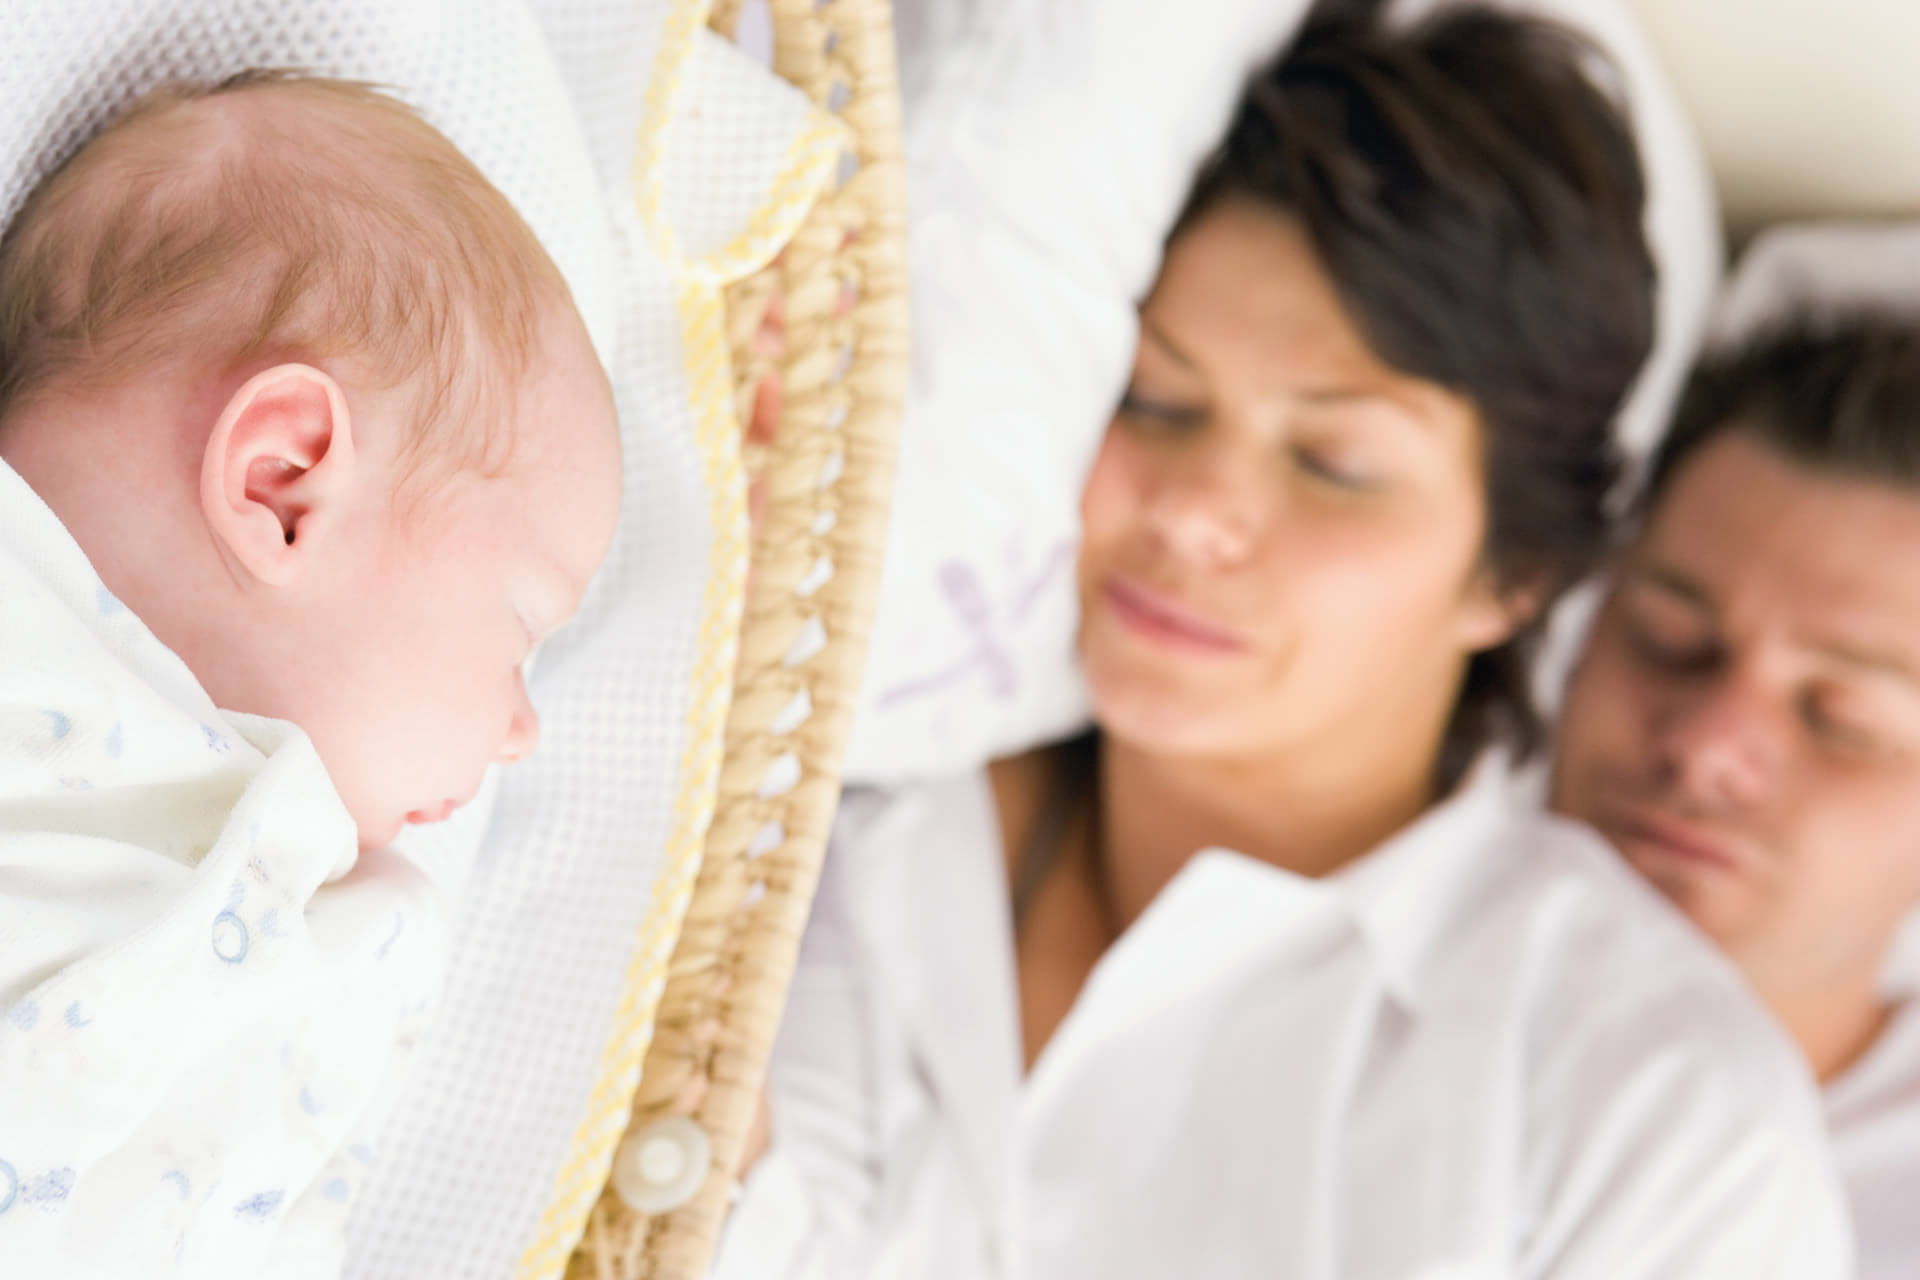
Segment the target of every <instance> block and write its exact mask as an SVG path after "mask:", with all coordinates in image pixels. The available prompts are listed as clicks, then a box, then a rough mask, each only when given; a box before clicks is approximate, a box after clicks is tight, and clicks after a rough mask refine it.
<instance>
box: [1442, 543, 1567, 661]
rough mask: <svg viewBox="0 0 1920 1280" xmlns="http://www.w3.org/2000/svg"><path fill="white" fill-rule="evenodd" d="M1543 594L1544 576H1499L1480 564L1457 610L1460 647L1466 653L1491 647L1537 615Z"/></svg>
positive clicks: (1543, 601)
mask: <svg viewBox="0 0 1920 1280" xmlns="http://www.w3.org/2000/svg"><path fill="white" fill-rule="evenodd" d="M1546 598H1547V582H1546V579H1545V577H1544V576H1529V577H1523V578H1520V579H1517V580H1514V581H1505V582H1503V581H1502V580H1501V577H1500V575H1499V574H1497V573H1495V572H1494V570H1493V569H1492V567H1491V566H1485V565H1483V566H1482V567H1481V568H1480V569H1479V570H1477V571H1476V572H1475V573H1474V577H1473V581H1472V583H1470V584H1469V585H1468V587H1467V595H1466V599H1465V600H1464V601H1462V603H1461V611H1460V647H1461V649H1462V650H1463V651H1464V652H1466V653H1481V652H1483V651H1485V650H1487V649H1495V648H1498V647H1499V646H1501V645H1503V644H1505V643H1506V642H1507V641H1508V640H1511V639H1512V638H1513V637H1514V635H1515V633H1517V632H1519V631H1521V630H1522V629H1524V628H1525V627H1526V626H1527V624H1528V623H1530V622H1532V621H1533V620H1534V619H1535V618H1537V617H1539V616H1540V609H1541V607H1542V605H1543V604H1544V603H1545V601H1546Z"/></svg>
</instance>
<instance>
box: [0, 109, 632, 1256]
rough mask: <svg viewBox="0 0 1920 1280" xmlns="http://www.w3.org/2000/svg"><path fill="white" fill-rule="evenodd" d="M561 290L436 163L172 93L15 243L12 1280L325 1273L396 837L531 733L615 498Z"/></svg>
mask: <svg viewBox="0 0 1920 1280" xmlns="http://www.w3.org/2000/svg"><path fill="white" fill-rule="evenodd" d="M619 476H620V459H619V435H618V427H617V423H616V420H615V414H614V408H613V400H612V395H611V392H610V389H609V387H608V383H607V380H606V376H605V374H604V373H603V371H602V370H601V368H600V366H599V363H598V361H597V359H596V357H595V355H594V352H593V349H592V347H591V344H590V342H589V340H588V337H587V334H586V330H585V328H584V326H583V324H582V322H581V320H580V318H579V316H578V314H577V313H576V311H575V309H574V307H573V304H572V301H571V299H570V297H569V295H568V293H567V289H566V285H565V283H564V282H563V281H562V279H561V277H560V274H559V272H558V270H557V269H556V268H555V266H554V265H553V263H552V262H551V261H550V260H549V259H548V257H547V255H546V254H545V253H544V251H543V250H542V249H541V247H540V245H539V244H538V242H537V241H536V240H535V238H534V237H533V235H532V233H531V232H530V231H529V230H528V229H527V227H526V225H525V224H524V223H523V222H522V221H521V220H520V218H519V217H518V216H517V215H516V214H515V212H514V210H513V208H512V206H511V205H510V204H509V203H508V202H507V200H506V199H505V197H503V196H502V195H501V194H500V193H499V192H497V191H496V190H494V189H493V188H492V187H491V186H490V185H488V183H487V182H486V180H485V179H484V178H483V177H482V176H481V175H480V173H479V172H478V171H477V170H476V169H475V168H474V167H473V166H472V164H471V163H469V162H468V161H467V160H466V159H465V158H464V157H463V156H462V155H460V153H459V152H458V151H457V150H456V149H455V148H454V147H453V146H452V145H451V144H450V143H449V142H448V141H447V140H446V139H445V138H443V137H441V136H440V135H439V134H438V133H437V132H435V131H434V130H433V129H432V128H431V127H429V126H428V125H426V124H425V123H424V122H422V121H421V120H420V119H419V118H418V117H417V116H415V115H413V114H412V113H411V112H410V111H409V110H407V109H406V108H405V107H403V106H401V105H399V104H398V103H396V102H394V101H392V100H390V99H388V98H386V97H384V96H382V95H380V94H379V93H377V92H374V91H373V90H371V89H368V88H366V87H364V86H358V85H353V84H347V83H341V82H334V81H327V80H322V79H317V78H310V77H301V76H289V75H278V74H256V75H248V76H243V77H240V78H237V79H235V80H232V81H228V82H226V83H224V84H221V85H219V86H215V87H210V88H180V89H169V90H164V91H162V92H160V93H158V94H155V95H152V96H150V97H148V98H146V99H143V100H142V101H141V102H140V103H139V104H137V105H136V106H135V107H133V108H132V109H131V110H130V111H128V112H127V113H126V114H125V115H123V116H122V117H120V118H119V119H118V120H116V121H115V122H114V123H113V124H112V125H111V126H110V127H109V128H108V129H107V130H106V131H105V132H103V133H102V134H101V135H100V136H99V137H97V138H96V139H95V140H93V141H92V142H90V143H89V144H88V145H87V146H86V147H84V148H83V149H82V150H81V151H80V152H78V153H77V154H76V155H75V156H74V157H73V158H72V159H71V160H69V161H68V162H67V163H66V165H65V166H64V167H63V168H61V169H60V170H59V171H58V172H56V173H55V174H54V175H53V176H52V177H51V178H49V179H48V180H47V181H46V182H45V183H44V184H43V185H42V186H41V188H40V189H39V190H38V191H36V192H35V193H34V195H33V196H32V197H31V198H30V200H29V201H28V203H27V205H26V206H25V208H24V209H23V210H22V212H21V213H20V214H19V215H18V217H17V218H16V220H15V221H14V222H13V224H12V225H11V226H10V227H9V228H8V229H7V232H6V235H5V237H4V239H0V1258H4V1259H5V1260H6V1262H5V1266H4V1267H0V1270H4V1271H6V1272H7V1273H8V1274H13V1273H15V1272H16V1271H17V1272H18V1273H19V1274H21V1275H56V1274H57V1275H61V1276H75V1277H78V1276H95V1275H99V1276H130V1275H139V1276H142V1277H148V1276H160V1275H194V1276H199V1275H228V1274H231V1275H244V1276H255V1275H261V1274H271V1275H275V1276H280V1275H286V1274H295V1273H298V1274H309V1273H316V1272H317V1273H321V1274H324V1273H325V1271H326V1269H327V1268H328V1267H329V1266H331V1265H333V1263H332V1262H331V1261H330V1260H331V1259H332V1258H333V1257H334V1254H335V1251H336V1249H337V1237H338V1226H339V1224H340V1222H341V1221H342V1220H343V1219H344V1217H345V1214H346V1211H347V1208H348V1206H349V1205H350V1204H351V1202H352V1199H353V1197H354V1195H355V1193H356V1191H357V1189H358V1186H359V1184H360V1181H361V1179H362V1178H363V1176H364V1170H365V1168H366V1165H367V1159H368V1154H369V1153H368V1151H367V1149H366V1147H365V1146H364V1145H362V1137H363V1135H364V1134H365V1133H366V1132H367V1131H369V1130H370V1129H371V1128H372V1127H373V1126H374V1125H375V1123H376V1121H377V1117H378V1114H379V1099H380V1098H381V1097H382V1096H384V1095H385V1093H386V1092H387V1091H388V1089H389V1087H390V1086H391V1084H392V1083H393V1077H394V1070H393V1068H394V1065H395V1060H396V1050H397V1049H398V1048H399V1047H400V1046H402V1045H403V1044H404V1043H405V1042H406V1040H407V1039H408V1037H409V1035H410V1027H411V1025H412V1023H413V1022H414V1021H415V1020H416V1019H417V1018H418V1017H419V1015H420V1011H421V1008H422V1006H423V1004H424V1001H425V999H426V997H427V996H428V994H429V993H430V990H431V985H432V979H433V977H434V973H435V968H436V962H437V949H436V946H435V944H434V941H433V938H434V932H433V928H432V924H433V922H432V914H431V911H430V910H428V906H429V895H428V893H427V890H426V885H425V882H424V881H423V879H422V878H421V876H420V875H419V873H418V872H417V871H416V870H415V869H414V868H413V867H412V866H411V865H410V864H408V863H406V862H405V861H403V860H402V859H400V858H398V857H397V856H395V855H393V854H392V853H390V852H388V851H387V850H386V848H385V846H386V845H387V843H388V842H389V841H391V840H392V839H393V837H394V836H395V835H396V834H397V833H398V832H399V831H400V830H401V829H402V828H403V827H404V826H405V825H406V824H408V823H424V822H435V821H438V820H441V819H443V818H445V817H447V816H448V815H449V814H451V813H452V812H453V811H454V810H456V809H457V808H459V807H460V806H461V805H462V804H464V803H466V802H467V801H468V800H470V799H471V798H472V797H473V795H474V793H475V791H476V790H477V789H478V787H479V785H480V783H481V780H482V778H483V776H484V774H485V772H486V770H487V769H488V767H489V766H490V765H492V764H494V763H496V762H510V761H513V760H516V759H518V758H520V757H521V756H523V755H525V754H526V753H527V752H528V751H530V750H531V749H532V748H533V745H534V742H535V739H536V737H537V734H538V723H537V720H536V717H535V715H534V711H533V708H532V706H531V704H530V703H529V702H528V699H527V694H526V690H525V687H524V684H523V682H522V678H521V668H522V665H523V664H524V662H525V660H526V658H527V657H528V655H529V654H530V653H531V651H532V650H533V648H534V646H535V645H537V644H538V643H539V642H540V641H541V640H542V639H543V638H544V637H546V636H547V635H549V634H550V633H551V632H552V631H553V630H554V629H555V628H556V627H558V626H560V625H561V624H562V623H563V622H564V621H565V620H566V619H567V618H568V617H570V616H571V614H572V613H573V612H574V610H575V609H576V608H577V607H578V605H579V602H580V599H581V596H582V594H583V592H584V591H585V589H586V586H587V582H588V580H589V578H590V577H591V576H592V575H593V573H594V571H595V569H596V568H597V567H598V565H599V562H600V560H601V559H602V557H603V556H604V555H605V554H606V550H607V547H608V545H609V543H610V541H611V539H612V536H613V530H614V524H615V520H616V518H617V514H618V507H619Z"/></svg>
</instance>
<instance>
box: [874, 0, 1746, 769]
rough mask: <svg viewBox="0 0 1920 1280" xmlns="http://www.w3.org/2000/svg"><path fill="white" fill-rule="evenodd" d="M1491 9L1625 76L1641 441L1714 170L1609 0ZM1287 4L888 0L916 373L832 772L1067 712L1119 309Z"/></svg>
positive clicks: (1286, 0)
mask: <svg viewBox="0 0 1920 1280" xmlns="http://www.w3.org/2000/svg"><path fill="white" fill-rule="evenodd" d="M1433 7H1435V5H1434V3H1433V0H1419V2H1418V3H1414V4H1402V5H1399V6H1397V7H1396V9H1395V11H1394V12H1395V17H1396V19H1398V18H1401V17H1404V16H1409V15H1411V14H1412V13H1413V12H1414V11H1415V10H1420V11H1424V10H1426V9H1430V8H1433ZM1510 7H1512V8H1514V9H1517V10H1529V11H1534V12H1539V13H1544V14H1547V15H1549V16H1554V17H1559V18H1561V19H1562V20H1564V21H1566V22H1567V23H1568V24H1569V25H1571V26H1574V27H1576V28H1579V29H1582V30H1585V31H1587V32H1589V33H1590V34H1591V35H1592V36H1593V37H1594V38H1595V40H1596V42H1597V43H1598V44H1599V45H1600V46H1601V47H1602V48H1604V49H1607V50H1608V51H1610V52H1611V53H1612V54H1613V55H1614V57H1615V58H1616V59H1617V61H1618V62H1619V64H1620V67H1621V71H1622V74H1623V77H1624V79H1625V81H1626V88H1627V95H1626V96H1627V101H1628V104H1629V107H1630V109H1631V111H1632V114H1633V117H1634V123H1635V127H1636V131H1637V134H1638V137H1639V140H1640V145H1641V150H1642V155H1643V159H1644V162H1645V164H1646V167H1647V170H1648V186H1649V207H1648V215H1647V224H1648V228H1649V232H1650V235H1651V238H1652V241H1653V244H1654V248H1655V253H1656V255H1657V257H1658V260H1659V263H1660V267H1661V271H1662V283H1661V291H1660V298H1659V308H1658V321H1659V332H1658V339H1657V346H1656V351H1655V355H1654V357H1653V359H1652V360H1651V361H1650V362H1649V365H1648V368H1647V371H1646V373H1645V374H1644V376H1643V379H1642V385H1641V387H1640V388H1639V391H1638V393H1637V394H1636V396H1635V398H1634V400H1633V402H1632V404H1631V405H1630V407H1629V409H1628V411H1627V412H1626V413H1625V414H1624V415H1623V422H1622V438H1623V440H1624V441H1625V442H1626V443H1627V444H1628V445H1629V446H1630V447H1633V448H1644V446H1645V444H1646V442H1647V441H1648V440H1649V439H1651V437H1652V435H1653V431H1654V427H1655V424H1657V423H1658V422H1660V421H1661V420H1662V419H1663V417H1664V415H1665V412H1666V410H1667V408H1668V406H1669V404H1670V402H1671V399H1672V396H1673V394H1674V391H1675V389H1676V387H1677V385H1678V382H1679V379H1680V376H1681V374H1682V372H1683V371H1684V369H1685V367H1686V365H1687V363H1688V360H1689V359H1690V357H1691V354H1692V351H1693V349H1694V346H1695V343H1696V341H1697V338H1698V335H1699V332H1700V329H1701V326H1702V325H1703V323H1704V321H1705V316H1706V309H1707V306H1708V303H1709V301H1710V299H1711V296H1712V292H1713V288H1714V285H1715V284H1716V283H1717V280H1718V275H1719V263H1720V241H1719V231H1718V221H1717V216H1716V212H1715V208H1714V203H1713V195H1712V189H1711V186H1710V184H1709V183H1708V181H1707V177H1706V171H1705V168H1704V166H1703V164H1702V162H1701V160H1700V156H1699V154H1698V149H1697V147H1696V145H1695V143H1694V140H1693V138H1692V136H1691V134H1690V133H1689V132H1688V130H1687V127H1686V124H1685V121H1684V119H1683V118H1682V116H1681V113H1680V110H1679V107H1678V106H1677V104H1676V103H1675V101H1674V98H1673V96H1672V94H1671V93H1670V92H1669V91H1668V89H1667V87H1666V86H1665V84H1664V83H1662V81H1661V80H1660V77H1659V74H1658V71H1657V68H1656V67H1655V65H1654V63H1653V59H1652V56H1651V54H1650V53H1649V52H1648V50H1647V48H1646V46H1645V44H1644V42H1643V41H1642V39H1641V38H1640V35H1639V33H1638V31H1637V29H1636V28H1635V27H1634V25H1633V23H1632V20H1631V18H1630V17H1629V15H1628V14H1627V12H1626V10H1625V9H1624V8H1623V7H1622V5H1621V4H1620V3H1619V2H1618V0H1537V2H1535V3H1526V4H1519V3H1515V4H1511V5H1510ZM1307 8H1308V5H1307V3H1306V0H1186V2H1185V3H1180V4H1170V3H1167V0H944V2H943V0H899V11H900V27H901V32H902V37H903V49H902V54H901V63H902V71H903V76H904V78H905V81H906V84H907V89H908V99H907V103H906V109H907V117H906V125H907V158H908V168H909V176H910V179H911V182H910V193H911V200H912V223H911V230H912V242H911V245H912V247H911V253H912V259H911V270H912V279H913V285H914V322H915V326H916V332H915V355H914V371H913V382H912V386H911V389H910V392H909V397H908V408H907V419H906V429H905V433H904V437H903V439H902V443H901V456H900V470H899V478H898V481H897V487H896V490H895V503H894V512H895V514H894V522H893V528H892V532H891V535H890V537H889V541H888V548H887V563H886V571H885V578H884V582H883V586H882V591H881V597H880V608H879V613H878V616H877V619H876V621H875V627H874V633H873V639H872V647H871V649H870V650H869V656H868V662H867V673H866V680H865V684H864V687H863V688H862V691H861V695H860V703H859V710H858V715H857V719H856V722H855V727H854V735H853V741H852V745H851V748H850V751H849V757H848V761H847V773H848V776H849V777H850V778H852V779H855V780H859V781H868V782H887V781H895V780H901V779H905V778H911V777H919V776H932V775H939V774H943V773H948V772H952V771H956V770H960V769H964V768H968V767H971V766H975V765H978V764H979V763H980V762H982V761H984V760H987V759H989V758H992V757H994V756H998V755H1002V754H1006V753H1009V752H1012V751H1015V750H1018V749H1020V748H1022V747H1025V746H1029V745H1032V744H1035V743H1038V742H1043V741H1047V740H1049V739H1051V738H1055V737H1058V736H1060V735H1062V734H1063V733H1066V732H1068V731H1071V730H1072V729H1074V728H1076V727H1077V726H1079V725H1081V724H1083V723H1085V721H1086V717H1087V713H1088V707H1087V701H1086V695H1085V690H1084V688H1083V686H1082V684H1081V681H1080V677H1079V674H1078V671H1077V669H1076V665H1075V662H1074V658H1073V638H1074V630H1075V625H1076V601H1075V592H1074V588H1073V568H1074V553H1075V547H1076V545H1077V541H1078V534H1079V520H1078V511H1079V493H1080V487H1081V482H1082V480H1083V478H1084V476H1085V474H1086V471H1087V468H1088V466H1089V464H1090V463H1091V461H1092V457H1093V454H1094V451H1095V449H1096V448H1097V446H1098V444H1099V440H1100V436H1101V433H1102V432H1103V431H1104V430H1105V427H1106V422H1107V417H1108V414H1109V412H1110V411H1111V408H1112V406H1113V404H1114V402H1115V401H1116V400H1117V399H1118V397H1119V393H1120V391H1121V389H1122V387H1123V385H1124V382H1125V378H1126V372H1127V369H1128V367H1129V364H1130V361H1131V359H1132V352H1133V342H1134V326H1135V315H1134V305H1135V302H1136V300H1137V299H1138V298H1140V297H1141V296H1142V295H1143V294H1144V293H1145V291H1146V290H1147V288H1148V287H1149V286H1150V284H1151V283H1152V278H1153V275H1154V272H1155V270H1156V269H1157V267H1158V263H1159V256H1160V248H1161V244H1162V241H1163V239H1164V237H1165V234H1166V231H1167V229H1168V228H1169V227H1170V225H1171V223H1172V221H1173V218H1174V217H1175V215H1176V214H1177V212H1178V210H1179V206H1180V204H1181V202H1182V200H1183V199H1184V198H1185V196H1186V193H1187V189H1188V186H1189V184H1190V182H1191V180H1192V177H1193V174H1194V171H1195V169H1196V168H1197V166H1198V164H1199V162H1200V160H1201V159H1202V158H1203V157H1204V156H1205V155H1206V153H1207V152H1208V151H1209V150H1210V149H1211V148H1212V147H1213V146H1214V145H1215V143H1216V142H1217V141H1218V140H1219V138H1220V137H1221V135H1222V134H1223V133H1224V132H1225V130H1226V126H1227V124H1228V121H1229V119H1230V116H1231V112H1232V110H1233V107H1234V105H1235V103H1236V101H1237V99H1238V97H1239V94H1240V89H1241V86H1242V84H1243V83H1244V81H1245V78H1246V76H1247V74H1248V73H1249V72H1250V71H1251V69H1252V68H1253V67H1254V66H1256V65H1257V64H1259V63H1261V62H1263V61H1265V60H1266V59H1267V58H1268V57H1269V56H1271V55H1272V54H1273V53H1274V52H1275V51H1277V50H1278V49H1279V48H1280V47H1281V46H1282V45H1283V43H1284V42H1285V41H1286V40H1287V39H1289V38H1290V37H1291V35H1292V34H1293V32H1294V31H1296V30H1297V28H1298V26H1299V24H1300V22H1301V20H1302V18H1303V17H1304V15H1305V13H1306V10H1307Z"/></svg>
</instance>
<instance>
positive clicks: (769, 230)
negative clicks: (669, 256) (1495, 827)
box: [687, 111, 850, 288]
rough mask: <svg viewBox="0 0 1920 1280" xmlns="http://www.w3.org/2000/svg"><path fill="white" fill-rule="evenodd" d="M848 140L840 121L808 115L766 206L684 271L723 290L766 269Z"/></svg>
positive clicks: (820, 114)
mask: <svg viewBox="0 0 1920 1280" xmlns="http://www.w3.org/2000/svg"><path fill="white" fill-rule="evenodd" d="M849 141H850V136H849V134H848V132H847V127H846V126H845V125H844V124H842V123H841V122H840V121H839V120H837V119H835V118H834V117H833V116H830V115H828V114H827V113H826V112H824V111H813V112H810V113H809V117H808V120H807V124H806V127H805V128H804V129H802V130H801V132H800V135H799V136H798V137H797V138H795V139H794V141H793V145H792V149H791V150H790V151H789V152H788V153H787V160H786V163H785V164H783V165H782V166H781V168H780V172H779V174H778V175H777V176H776V177H775V178H774V180H773V183H772V184H771V185H770V186H769V187H768V188H767V194H766V196H765V197H764V201H765V202H764V203H763V204H762V205H761V206H760V208H759V210H758V211H756V212H755V213H754V215H753V217H752V219H750V220H749V221H748V223H747V225H746V227H745V228H744V229H743V230H742V231H741V232H740V234H739V235H737V236H735V237H734V238H733V239H732V240H731V241H729V242H728V243H727V245H726V246H725V247H724V248H721V249H719V250H717V251H715V252H713V253H709V254H706V255H705V256H703V257H700V258H696V259H694V260H693V261H691V262H689V263H688V264H687V270H688V271H689V272H690V273H691V274H692V276H693V277H694V278H695V279H697V280H699V281H701V282H702V283H704V284H707V285H710V286H712V287H714V288H722V287H724V286H726V285H729V284H732V283H733V282H734V281H736V280H739V279H741V278H742V277H744V276H748V275H751V274H753V273H754V272H755V271H758V270H759V269H760V268H761V267H764V266H766V265H767V263H769V262H771V261H772V260H773V256H774V255H775V254H776V253H778V252H780V249H781V246H783V245H785V244H786V243H787V242H788V241H789V240H791V239H793V236H794V233H795V232H796V231H798V230H799V229H800V224H801V223H803V222H805V221H806V219H807V214H808V212H809V211H810V210H811V209H812V208H813V204H814V201H816V200H818V199H819V198H820V193H821V192H822V191H824V190H825V189H826V186H827V180H828V179H829V178H830V177H831V176H832V175H833V172H834V169H835V168H836V167H837V166H838V165H839V162H840V156H841V154H842V153H843V152H844V151H846V149H847V146H848V143H849Z"/></svg>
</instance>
